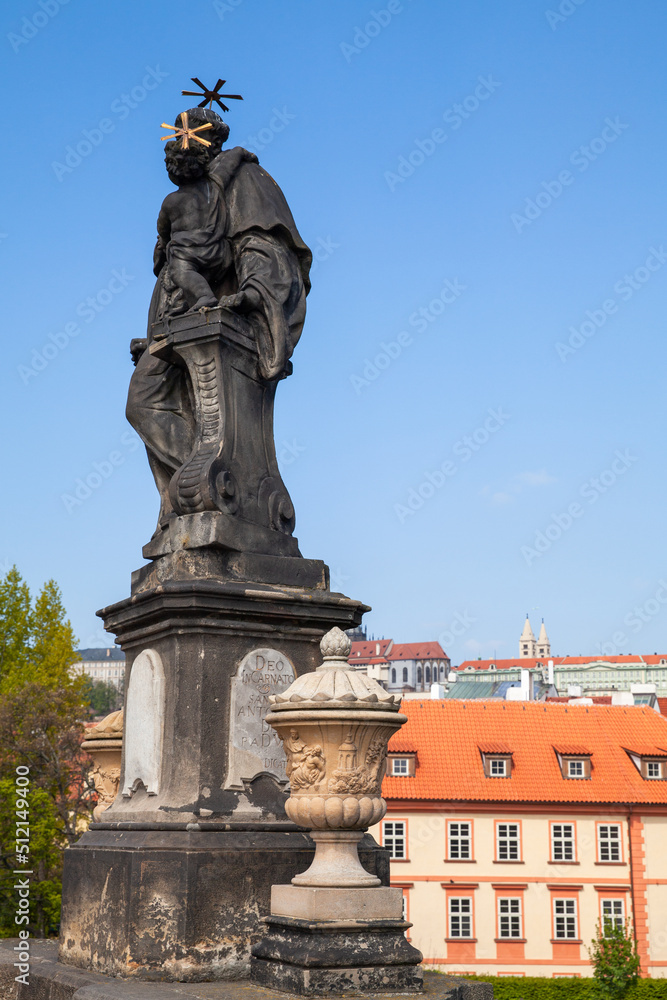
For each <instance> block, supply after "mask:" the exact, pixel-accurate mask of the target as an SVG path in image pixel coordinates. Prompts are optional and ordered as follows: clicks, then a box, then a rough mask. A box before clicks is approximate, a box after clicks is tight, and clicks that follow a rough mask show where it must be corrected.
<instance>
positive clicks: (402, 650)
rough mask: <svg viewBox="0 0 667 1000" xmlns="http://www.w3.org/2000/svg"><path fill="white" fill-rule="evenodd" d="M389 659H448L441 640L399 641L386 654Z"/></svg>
mask: <svg viewBox="0 0 667 1000" xmlns="http://www.w3.org/2000/svg"><path fill="white" fill-rule="evenodd" d="M385 656H386V657H387V659H388V660H434V659H435V660H446V659H447V654H446V653H445V651H444V649H443V648H442V646H441V645H440V643H439V642H397V643H394V645H393V646H392V648H391V649H390V650H389V652H387V653H386V654H385Z"/></svg>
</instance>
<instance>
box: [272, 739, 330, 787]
mask: <svg viewBox="0 0 667 1000" xmlns="http://www.w3.org/2000/svg"><path fill="white" fill-rule="evenodd" d="M281 739H282V741H283V746H284V748H285V755H286V757H287V777H288V778H289V783H290V789H293V790H295V791H299V790H300V789H302V788H314V786H315V785H317V784H319V782H320V781H321V780H322V778H323V777H324V773H325V770H326V760H325V758H324V753H323V752H322V747H321V746H319V744H316V745H315V746H312V747H309V746H307V745H306V744H305V743H304V741H303V740H302V739H301V738H300V736H299V733H298V730H296V729H290V731H289V733H288V734H287V735H286V736H282V737H281Z"/></svg>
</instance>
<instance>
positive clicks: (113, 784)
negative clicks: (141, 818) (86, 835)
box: [91, 764, 120, 823]
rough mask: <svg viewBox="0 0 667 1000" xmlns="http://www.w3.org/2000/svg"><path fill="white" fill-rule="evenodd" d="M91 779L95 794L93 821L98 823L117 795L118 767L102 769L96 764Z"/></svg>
mask: <svg viewBox="0 0 667 1000" xmlns="http://www.w3.org/2000/svg"><path fill="white" fill-rule="evenodd" d="M91 777H92V779H93V782H94V784H95V791H96V792H97V805H96V806H95V808H94V810H93V820H94V821H95V822H96V823H99V821H100V818H101V816H102V813H103V812H104V811H105V809H108V808H109V806H110V805H111V803H112V802H113V801H114V799H115V798H116V796H117V795H118V786H119V785H120V765H118V767H102V766H101V765H100V764H98V765H97V766H96V767H94V768H93V770H92V772H91Z"/></svg>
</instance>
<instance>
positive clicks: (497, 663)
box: [454, 653, 667, 670]
mask: <svg viewBox="0 0 667 1000" xmlns="http://www.w3.org/2000/svg"><path fill="white" fill-rule="evenodd" d="M549 660H553V662H554V666H556V667H576V666H585V665H586V664H588V663H616V664H621V665H622V664H630V665H636V666H638V667H642V666H650V667H654V666H660V661H661V660H665V664H664V665H665V666H667V653H663V654H662V655H661V654H658V653H655V654H654V655H652V656H648V655H646V656H640V655H628V656H603V655H602V654H600V655H599V656H526V657H524V658H521V657H516V659H513V660H512V659H510V660H464V661H463V663H461V664H460V666H458V667H455V668H454V669H455V670H465V669H466V668H468V667H473V668H474V669H475V670H489V669H491V668H495V669H497V670H512V669H516V668H517V667H530V668H531V669H532V668H534V667H535V666H536V664H538V663H539V664H540V665H541V666H546V664H547V663H548V662H549Z"/></svg>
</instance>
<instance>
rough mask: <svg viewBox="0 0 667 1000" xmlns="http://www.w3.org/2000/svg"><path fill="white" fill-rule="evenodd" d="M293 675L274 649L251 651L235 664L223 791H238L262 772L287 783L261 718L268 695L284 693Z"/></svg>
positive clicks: (278, 747)
mask: <svg viewBox="0 0 667 1000" xmlns="http://www.w3.org/2000/svg"><path fill="white" fill-rule="evenodd" d="M295 676H296V675H295V673H294V667H293V666H292V664H291V663H290V661H289V659H288V658H287V657H286V656H285V654H284V653H281V652H280V651H279V650H277V649H266V648H263V649H253V650H252V652H251V653H248V655H247V656H246V657H245V658H244V659H243V661H242V662H241V664H240V665H239V668H238V670H237V671H236V673H235V674H234V676H233V677H232V690H231V698H230V718H229V723H230V726H229V728H230V733H231V740H230V748H229V771H228V773H227V781H226V782H225V788H238V789H241V788H243V787H244V780H245V781H250V780H252V779H253V778H255V777H256V776H257V775H258V774H262V773H264V774H267V773H268V774H272V775H273V776H274V777H275V778H276V779H277V780H278V781H279V782H280V783H281V784H287V771H286V766H287V758H286V757H285V752H284V750H283V746H282V743H281V741H280V740H279V739H278V736H277V734H276V732H275V730H274V729H272V728H271V726H269V725H268V724H267V723H266V721H265V717H266V715H267V713H268V712H269V710H270V705H269V695H272V694H281V693H282V692H283V691H286V690H287V688H288V687H289V686H290V684H291V683H292V681H293V680H294V679H295Z"/></svg>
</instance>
